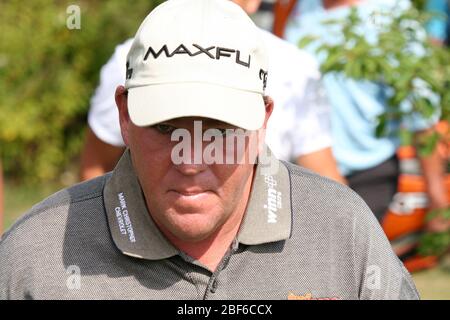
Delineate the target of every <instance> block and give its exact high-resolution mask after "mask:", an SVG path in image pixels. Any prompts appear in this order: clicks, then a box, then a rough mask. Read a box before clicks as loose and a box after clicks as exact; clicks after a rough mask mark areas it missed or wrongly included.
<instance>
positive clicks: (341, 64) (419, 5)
mask: <svg viewBox="0 0 450 320" xmlns="http://www.w3.org/2000/svg"><path fill="white" fill-rule="evenodd" d="M413 4H414V6H412V7H411V8H409V9H408V10H406V11H405V10H402V9H400V8H397V9H394V10H392V11H390V12H379V13H377V14H376V15H373V16H372V17H371V19H370V20H371V21H363V20H362V19H361V17H360V16H359V15H358V13H357V10H356V8H352V10H351V11H350V13H349V15H348V16H347V17H346V18H345V19H343V20H330V21H327V22H326V24H329V25H338V26H340V27H339V28H336V29H337V30H340V31H339V35H341V34H342V35H343V37H344V39H345V43H344V44H342V43H339V44H337V45H329V44H323V45H321V46H320V47H319V48H317V52H318V53H325V54H326V59H325V61H324V62H323V63H322V64H321V70H322V72H323V73H331V72H337V73H343V74H345V75H346V76H347V77H349V78H353V79H357V80H369V81H374V82H377V83H381V84H383V85H386V86H387V87H388V88H389V89H390V90H391V91H392V96H390V98H389V99H388V106H387V109H386V111H385V112H384V113H382V114H381V115H379V117H378V124H377V127H376V130H375V134H376V136H378V137H380V136H383V135H386V134H398V136H399V138H400V140H401V141H402V143H403V144H405V145H412V144H413V141H414V142H415V143H416V147H417V149H418V151H419V155H421V156H426V155H429V154H430V153H431V152H432V151H433V150H434V148H435V147H436V145H437V144H438V142H439V141H440V139H442V138H444V137H441V136H440V135H439V134H438V133H437V132H433V133H431V134H427V135H423V136H420V137H417V139H414V138H413V135H412V133H411V132H410V131H408V130H407V129H406V128H401V129H400V130H399V131H398V132H388V127H389V126H388V123H389V121H390V120H406V119H410V117H411V116H412V115H418V116H420V117H422V118H425V119H427V118H430V117H432V116H433V115H435V114H440V115H441V119H442V120H445V121H450V50H449V49H448V48H445V47H438V46H435V45H433V44H432V43H431V42H430V41H429V39H428V38H427V37H426V36H425V34H424V32H423V31H424V30H425V28H424V26H425V24H426V23H427V21H428V20H429V19H430V18H431V17H432V15H431V14H429V13H425V12H424V11H422V10H421V9H423V8H424V4H425V1H424V0H416V1H413ZM386 21H389V23H386ZM366 23H373V24H376V26H377V31H378V39H377V41H375V42H369V41H368V40H367V38H366V36H365V35H363V34H361V32H360V30H359V26H361V25H363V24H366ZM339 35H336V36H339ZM315 40H316V39H315V38H314V37H305V38H304V39H301V41H300V43H299V46H300V47H305V46H308V45H310V44H311V43H312V42H314V41H315ZM411 44H414V45H415V46H418V47H421V48H423V54H422V55H418V54H416V53H415V52H413V50H411V49H410V45H411ZM423 88H426V89H427V90H428V91H429V92H433V94H435V95H437V96H438V97H439V103H438V104H436V103H435V104H433V103H432V101H431V100H430V98H429V97H428V95H426V94H416V93H417V92H418V91H420V90H421V89H423ZM405 100H409V101H410V102H411V105H412V108H411V110H404V109H403V108H401V107H400V105H401V103H402V102H403V101H405ZM449 165H450V164H449ZM449 169H450V167H449ZM437 215H440V216H441V217H442V218H443V219H450V209H444V210H436V211H433V212H432V213H430V214H429V215H428V218H429V219H431V218H433V217H436V216H437ZM449 247H450V231H447V232H442V233H424V235H423V236H422V238H421V242H420V246H419V248H418V249H419V252H420V253H421V254H423V255H441V254H443V253H444V252H445V251H446V250H447V249H448V248H449Z"/></svg>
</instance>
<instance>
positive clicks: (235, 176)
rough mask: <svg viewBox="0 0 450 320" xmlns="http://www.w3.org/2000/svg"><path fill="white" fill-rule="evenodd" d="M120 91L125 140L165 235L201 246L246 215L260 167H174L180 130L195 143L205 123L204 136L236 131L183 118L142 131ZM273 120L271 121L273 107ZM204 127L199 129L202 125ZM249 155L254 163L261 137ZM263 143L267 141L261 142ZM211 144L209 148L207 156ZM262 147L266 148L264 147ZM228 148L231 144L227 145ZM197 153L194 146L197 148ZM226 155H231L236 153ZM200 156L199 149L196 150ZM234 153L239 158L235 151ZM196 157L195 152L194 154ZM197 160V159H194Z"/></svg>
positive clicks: (217, 123) (251, 142)
mask: <svg viewBox="0 0 450 320" xmlns="http://www.w3.org/2000/svg"><path fill="white" fill-rule="evenodd" d="M119 89H120V87H119V88H118V92H116V100H117V103H118V106H119V113H120V122H121V128H122V135H123V138H124V141H125V143H126V144H127V146H129V148H130V152H131V157H132V161H133V166H134V168H135V170H136V173H137V176H138V178H139V181H140V184H141V187H142V189H143V191H144V195H145V198H146V203H147V207H148V210H149V212H150V213H151V216H152V218H153V220H154V221H155V222H156V224H157V225H158V227H159V228H160V229H162V231H163V232H165V233H167V232H169V233H170V234H171V235H173V236H175V237H176V238H177V239H180V240H182V241H190V242H196V241H200V240H204V239H206V238H208V237H209V236H210V235H212V234H213V233H214V232H215V231H216V230H218V228H219V227H220V226H222V225H223V224H224V223H225V222H226V221H227V220H228V219H232V217H233V215H235V214H236V213H237V212H243V210H245V207H246V204H247V201H243V200H247V199H245V195H248V194H249V193H250V189H251V183H252V177H253V170H254V164H253V163H254V161H252V160H253V159H248V158H247V159H248V160H249V161H247V162H246V163H245V164H237V163H234V164H217V163H213V164H209V165H208V164H205V163H204V161H201V163H200V164H193V163H191V164H189V163H182V164H174V161H173V155H172V151H173V148H174V147H175V146H176V145H177V144H179V143H180V142H179V141H171V140H172V139H171V136H172V132H173V130H175V129H185V130H187V131H188V132H189V133H190V136H191V137H192V140H194V138H193V137H194V121H201V125H202V130H203V131H205V130H207V129H210V128H215V129H222V130H223V129H227V128H228V129H230V128H233V127H232V126H231V125H228V124H226V123H223V122H220V121H216V120H212V119H206V118H192V117H190V118H178V119H174V120H171V121H167V122H164V123H161V124H158V125H156V126H151V127H138V126H136V125H134V124H133V123H132V122H131V121H130V119H129V116H128V111H127V106H126V97H125V96H124V95H123V94H122V93H121V92H120V90H122V91H123V87H122V88H121V89H120V90H119ZM117 95H118V96H117ZM269 109H270V110H269V112H268V115H267V118H268V116H269V115H270V112H271V106H270V108H269ZM197 125H198V123H197ZM249 137H250V138H249V139H248V140H247V143H246V144H245V150H244V154H245V156H246V157H250V156H251V155H250V153H251V152H250V150H249V146H250V145H254V143H256V145H258V142H257V141H258V140H263V136H262V135H261V132H258V131H255V132H252V133H251V134H250V135H249ZM261 138H262V139H261ZM208 144H210V142H203V144H202V145H201V149H202V151H204V149H205V147H206V146H207V145H208ZM260 144H261V143H260ZM224 145H225V144H224ZM192 148H194V142H192ZM226 149H227V148H226V147H224V152H225V153H229V152H230V150H226ZM192 150H194V149H192ZM233 152H238V150H234V151H233ZM192 153H194V152H192ZM192 158H193V157H192Z"/></svg>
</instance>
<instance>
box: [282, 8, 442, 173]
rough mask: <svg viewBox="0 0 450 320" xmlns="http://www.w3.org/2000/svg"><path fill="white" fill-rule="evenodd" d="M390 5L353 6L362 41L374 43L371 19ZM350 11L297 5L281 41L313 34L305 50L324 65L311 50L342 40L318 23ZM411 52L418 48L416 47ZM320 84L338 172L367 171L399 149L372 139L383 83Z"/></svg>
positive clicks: (390, 139) (327, 80) (415, 125)
mask: <svg viewBox="0 0 450 320" xmlns="http://www.w3.org/2000/svg"><path fill="white" fill-rule="evenodd" d="M395 3H396V1H393V0H376V1H375V0H374V1H366V2H363V3H360V4H358V6H357V7H356V8H357V10H358V14H359V15H360V17H362V21H363V22H364V23H363V25H361V26H360V27H359V29H360V31H361V32H362V33H363V34H364V35H365V36H366V38H367V41H369V42H373V41H376V40H377V29H378V30H379V25H377V23H378V22H377V21H374V19H375V18H374V16H375V15H374V13H376V11H377V10H392V9H393V6H394V5H395ZM400 6H401V8H403V9H406V8H407V7H408V6H409V1H403V2H402V3H400ZM349 11H350V7H338V8H336V9H332V10H325V9H324V8H323V6H322V3H321V1H320V0H308V1H300V2H299V5H297V7H296V9H295V10H294V13H293V18H292V19H291V21H290V22H289V23H288V26H287V29H286V38H287V40H288V41H290V42H293V43H298V41H299V39H301V38H302V37H304V36H306V35H315V36H318V37H319V39H318V40H317V41H314V42H313V44H312V45H310V46H309V47H308V48H307V49H308V50H309V51H310V52H312V53H313V54H315V55H316V57H317V59H318V60H319V62H323V61H324V59H325V58H326V56H325V55H317V53H316V52H315V49H316V48H317V47H319V46H320V45H321V44H323V43H328V44H339V43H344V38H343V36H342V34H341V35H340V36H339V32H338V33H337V34H336V32H335V31H339V26H336V25H326V24H323V23H321V22H322V21H324V20H329V19H341V18H344V17H346V16H347V15H348V14H349ZM375 17H376V16H375ZM375 22H377V23H375ZM337 35H338V36H337ZM415 51H420V50H418V48H415ZM323 82H324V87H325V90H326V92H327V95H328V99H329V100H330V105H331V107H332V110H331V124H332V125H331V126H332V136H333V153H334V156H335V157H336V160H337V162H338V165H339V169H340V171H341V173H342V174H343V175H349V174H351V173H353V172H355V171H360V170H366V169H369V168H372V167H375V166H377V165H379V164H381V163H382V162H384V161H386V160H387V159H389V158H390V157H392V156H393V155H394V154H395V152H396V149H397V148H398V146H399V139H398V138H397V137H396V136H386V137H381V138H377V137H376V136H375V128H376V126H377V116H378V115H380V114H381V113H383V112H384V111H385V110H386V107H387V99H388V97H389V96H388V94H389V90H388V88H387V87H386V86H384V85H382V84H377V83H373V82H369V81H360V80H353V79H349V78H346V77H345V76H344V75H342V74H337V73H328V74H326V75H324V76H323ZM408 103H409V102H408V101H405V102H404V104H403V105H402V108H403V109H407V108H411V105H410V104H409V105H408ZM436 120H437V119H436V118H434V119H433V120H429V121H424V120H423V119H414V121H410V123H407V124H406V125H407V127H408V128H409V129H413V130H420V129H424V128H426V127H428V126H430V122H434V121H436ZM398 126H399V124H398V123H390V127H391V129H395V128H398Z"/></svg>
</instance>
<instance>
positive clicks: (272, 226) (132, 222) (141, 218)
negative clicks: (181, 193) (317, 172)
mask: <svg viewBox="0 0 450 320" xmlns="http://www.w3.org/2000/svg"><path fill="white" fill-rule="evenodd" d="M267 150H268V148H267ZM268 156H269V157H268V158H269V159H270V161H271V163H272V164H275V168H277V170H272V171H274V172H273V173H271V174H267V173H266V172H265V170H264V166H263V165H262V164H261V163H258V165H257V168H256V171H255V175H254V177H253V185H252V191H251V194H250V199H249V202H248V205H247V211H246V213H245V216H244V219H243V222H242V224H241V228H240V230H239V233H238V235H237V240H238V242H239V243H243V244H246V245H257V244H263V243H268V242H275V241H280V240H285V239H287V238H289V237H290V235H291V229H292V209H291V185H290V176H289V172H288V169H287V168H286V166H285V165H284V164H283V163H282V162H281V161H279V160H278V159H276V158H275V157H274V156H273V155H272V154H271V152H270V150H269V152H268ZM103 197H104V203H105V209H106V214H107V218H108V224H109V229H110V232H111V236H112V239H113V241H114V243H115V245H116V246H117V248H118V249H119V250H120V251H121V252H122V253H123V254H125V255H128V256H132V257H135V258H141V259H149V260H162V259H166V258H169V257H172V256H174V255H177V254H179V253H180V252H179V250H178V249H176V248H175V247H174V246H173V245H172V244H171V243H170V242H169V241H168V240H167V238H166V237H165V236H164V235H163V234H162V233H161V231H160V230H159V229H158V227H157V226H156V225H155V223H154V221H153V219H152V218H151V216H150V214H149V212H148V210H147V205H146V202H145V197H144V194H143V191H142V188H141V186H140V184H139V180H138V178H137V176H136V173H135V171H134V168H133V165H132V162H131V155H130V151H129V150H128V149H127V150H126V151H125V153H124V154H123V156H122V158H121V159H120V161H119V163H118V164H117V166H116V168H115V169H114V171H113V173H112V175H111V177H110V179H109V180H108V181H107V182H106V185H105V188H104V190H103Z"/></svg>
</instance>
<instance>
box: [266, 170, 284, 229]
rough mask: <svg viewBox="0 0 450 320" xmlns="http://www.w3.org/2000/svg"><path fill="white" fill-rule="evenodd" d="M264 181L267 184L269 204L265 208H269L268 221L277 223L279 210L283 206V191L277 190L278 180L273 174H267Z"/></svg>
mask: <svg viewBox="0 0 450 320" xmlns="http://www.w3.org/2000/svg"><path fill="white" fill-rule="evenodd" d="M264 182H265V183H266V185H267V204H265V205H264V209H266V210H267V223H277V217H278V216H277V211H278V209H281V208H282V204H281V203H282V202H281V196H282V194H281V192H279V191H277V190H276V189H275V187H276V186H277V181H276V180H275V178H274V177H273V176H271V175H265V177H264Z"/></svg>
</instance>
